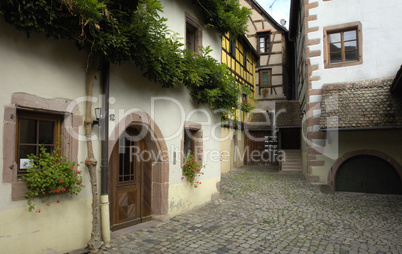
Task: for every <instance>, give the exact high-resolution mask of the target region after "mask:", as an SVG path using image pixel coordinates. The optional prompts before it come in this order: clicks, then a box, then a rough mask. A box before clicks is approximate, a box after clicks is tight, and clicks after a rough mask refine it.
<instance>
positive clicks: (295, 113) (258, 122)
mask: <svg viewBox="0 0 402 254" xmlns="http://www.w3.org/2000/svg"><path fill="white" fill-rule="evenodd" d="M275 109H276V116H277V118H276V121H275V123H276V127H278V128H281V127H282V128H285V127H300V126H301V114H300V104H299V102H298V101H285V100H284V101H276V106H275ZM272 124H273V116H272V114H269V115H268V113H266V112H256V113H253V117H252V118H251V121H250V123H249V124H248V125H247V127H248V129H249V130H264V129H271V127H272Z"/></svg>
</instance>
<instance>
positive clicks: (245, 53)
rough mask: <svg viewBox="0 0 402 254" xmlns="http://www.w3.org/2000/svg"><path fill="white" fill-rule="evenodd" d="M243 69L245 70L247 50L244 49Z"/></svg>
mask: <svg viewBox="0 0 402 254" xmlns="http://www.w3.org/2000/svg"><path fill="white" fill-rule="evenodd" d="M243 67H244V68H245V69H247V50H246V49H244V53H243Z"/></svg>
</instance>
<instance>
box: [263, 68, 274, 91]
mask: <svg viewBox="0 0 402 254" xmlns="http://www.w3.org/2000/svg"><path fill="white" fill-rule="evenodd" d="M271 76H272V75H271V69H269V70H260V87H271V86H272V81H271V78H272V77H271Z"/></svg>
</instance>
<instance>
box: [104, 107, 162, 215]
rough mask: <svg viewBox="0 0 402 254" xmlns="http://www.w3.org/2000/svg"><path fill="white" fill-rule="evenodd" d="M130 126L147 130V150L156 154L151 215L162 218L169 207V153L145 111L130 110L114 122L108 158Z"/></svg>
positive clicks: (159, 131)
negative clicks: (130, 111)
mask: <svg viewBox="0 0 402 254" xmlns="http://www.w3.org/2000/svg"><path fill="white" fill-rule="evenodd" d="M130 126H137V127H138V126H142V127H144V128H145V129H146V130H147V131H148V134H147V135H146V136H145V143H146V144H147V146H148V150H149V151H150V152H151V153H153V154H155V155H156V160H155V161H153V163H152V217H153V218H154V219H163V218H164V217H165V216H166V215H167V214H168V208H169V207H168V197H169V153H168V149H167V146H166V142H165V139H164V137H163V135H162V132H161V130H160V129H159V127H158V125H157V124H156V123H155V122H154V121H153V120H152V118H151V117H150V116H149V115H148V114H147V113H145V112H143V111H136V112H132V113H130V114H128V115H126V116H124V117H123V118H122V119H121V120H120V121H119V122H118V123H117V124H116V126H115V127H114V129H113V131H112V132H111V133H110V134H109V144H108V149H109V151H108V152H109V154H108V157H109V160H110V157H111V155H112V151H113V148H114V146H115V145H116V143H117V142H118V141H119V138H120V137H121V135H123V134H124V132H125V131H126V129H127V128H128V127H130ZM109 181H110V179H109ZM109 192H110V191H109Z"/></svg>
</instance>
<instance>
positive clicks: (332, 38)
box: [329, 33, 341, 43]
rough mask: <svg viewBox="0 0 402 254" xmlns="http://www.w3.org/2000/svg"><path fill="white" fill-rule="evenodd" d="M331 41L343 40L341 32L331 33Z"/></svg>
mask: <svg viewBox="0 0 402 254" xmlns="http://www.w3.org/2000/svg"><path fill="white" fill-rule="evenodd" d="M329 42H331V43H334V42H341V34H340V33H335V34H329Z"/></svg>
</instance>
